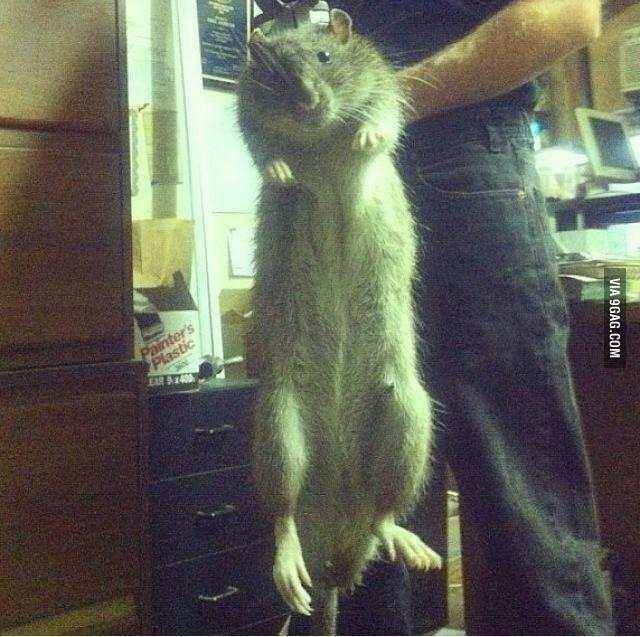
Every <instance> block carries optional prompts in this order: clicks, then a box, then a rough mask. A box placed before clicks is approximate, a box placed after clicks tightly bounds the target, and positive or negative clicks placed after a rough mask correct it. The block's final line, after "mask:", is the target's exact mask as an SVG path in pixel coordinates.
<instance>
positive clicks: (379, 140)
mask: <svg viewBox="0 0 640 637" xmlns="http://www.w3.org/2000/svg"><path fill="white" fill-rule="evenodd" d="M390 143H391V135H390V133H388V132H386V131H384V130H383V129H381V128H377V127H374V126H369V125H366V124H365V125H364V126H362V128H360V130H359V131H358V132H357V133H356V135H355V137H354V139H353V147H354V149H355V150H362V151H368V152H372V151H376V150H380V149H383V148H384V147H386V146H389V145H390Z"/></svg>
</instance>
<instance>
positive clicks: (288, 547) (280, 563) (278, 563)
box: [273, 519, 313, 615]
mask: <svg viewBox="0 0 640 637" xmlns="http://www.w3.org/2000/svg"><path fill="white" fill-rule="evenodd" d="M275 535H276V554H275V560H274V564H273V579H274V581H275V583H276V587H277V589H278V592H279V593H280V595H282V598H283V599H284V600H285V602H287V604H289V606H290V607H291V609H292V610H294V611H297V612H298V613H302V614H303V615H310V614H311V613H312V612H313V610H312V608H311V596H310V595H309V593H307V591H306V590H305V588H304V586H303V584H304V585H306V586H308V587H309V588H311V587H312V583H311V578H310V577H309V573H308V572H307V567H306V566H305V563H304V557H303V556H302V549H301V547H300V540H299V539H298V532H297V531H296V528H295V524H294V522H293V520H290V519H287V520H283V521H282V524H279V523H276V529H275Z"/></svg>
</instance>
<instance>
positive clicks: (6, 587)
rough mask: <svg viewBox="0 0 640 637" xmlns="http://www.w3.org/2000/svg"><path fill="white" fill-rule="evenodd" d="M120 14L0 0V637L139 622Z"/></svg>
mask: <svg viewBox="0 0 640 637" xmlns="http://www.w3.org/2000/svg"><path fill="white" fill-rule="evenodd" d="M123 9H124V0H52V1H47V2H43V1H42V0H3V1H2V2H0V25H2V26H1V31H2V36H1V37H0V57H1V58H2V60H3V64H2V68H0V95H2V99H1V100H0V450H1V453H0V632H2V631H3V630H8V631H10V633H11V634H19V633H23V634H24V633H26V634H56V633H58V634H59V633H61V634H70V633H83V634H95V633H96V631H98V630H100V631H103V632H107V633H113V632H114V631H115V630H118V628H117V627H118V626H122V625H127V626H129V627H132V626H134V625H135V604H136V598H138V597H139V595H140V590H141V585H142V582H141V576H142V573H141V546H142V544H141V532H140V529H141V528H142V526H143V522H144V517H145V509H144V500H143V499H142V497H141V494H142V492H143V488H142V483H143V482H144V480H145V478H144V471H145V460H144V459H145V457H146V451H145V450H146V436H145V426H146V425H145V423H146V418H145V414H146V387H147V377H146V368H145V366H143V364H141V363H137V362H134V361H132V358H133V308H132V296H133V292H132V265H131V214H130V193H129V168H128V165H129V159H128V158H129V151H128V139H129V135H128V117H127V106H126V105H127V96H126V86H127V82H126V73H125V65H124V60H125V52H124V38H123V35H124V10H123ZM96 605H97V606H96ZM112 616H117V622H116V623H113V622H111V621H110V619H109V618H110V617H112ZM34 622H35V623H34ZM133 630H135V629H133Z"/></svg>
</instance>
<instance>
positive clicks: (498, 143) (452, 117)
mask: <svg viewBox="0 0 640 637" xmlns="http://www.w3.org/2000/svg"><path fill="white" fill-rule="evenodd" d="M530 122H531V115H530V112H529V111H528V110H527V109H525V108H521V107H518V106H515V105H514V104H512V103H509V102H503V103H501V102H500V101H497V100H492V101H491V102H483V103H482V104H474V105H470V106H465V107H461V108H457V109H454V110H450V111H447V112H445V113H442V114H441V115H438V116H436V117H430V118H425V119H423V120H420V121H418V122H413V123H411V124H409V125H408V126H407V127H406V130H405V134H406V137H407V140H409V143H411V145H412V146H414V147H415V146H424V147H426V148H430V149H433V148H440V147H442V148H449V149H451V148H453V147H454V146H458V145H461V144H466V143H480V144H482V145H483V146H485V147H487V148H488V149H490V150H495V151H499V150H502V149H504V148H506V147H508V146H511V145H513V144H514V143H515V144H517V145H519V146H523V145H524V146H528V147H531V148H532V147H533V137H532V134H531V127H530Z"/></svg>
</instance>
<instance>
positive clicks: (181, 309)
mask: <svg viewBox="0 0 640 637" xmlns="http://www.w3.org/2000/svg"><path fill="white" fill-rule="evenodd" d="M192 258H193V222H192V221H190V220H186V219H145V220H136V221H134V222H133V263H134V268H133V270H134V318H135V328H134V345H135V357H136V358H137V359H140V360H146V361H147V362H148V364H149V385H150V386H153V387H158V388H161V387H165V388H175V387H176V386H180V387H182V388H184V387H191V386H195V385H197V381H198V373H199V369H200V363H201V360H202V352H201V349H200V333H199V319H198V308H197V306H196V304H195V302H194V300H193V298H192V297H191V294H190V292H189V283H188V282H189V281H190V280H191V261H192Z"/></svg>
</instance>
